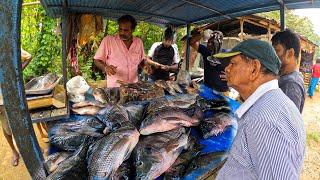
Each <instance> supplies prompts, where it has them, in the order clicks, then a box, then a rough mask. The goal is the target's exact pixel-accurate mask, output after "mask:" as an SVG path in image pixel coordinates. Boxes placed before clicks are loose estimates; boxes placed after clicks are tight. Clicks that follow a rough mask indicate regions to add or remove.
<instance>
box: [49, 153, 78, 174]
mask: <svg viewBox="0 0 320 180" xmlns="http://www.w3.org/2000/svg"><path fill="white" fill-rule="evenodd" d="M70 156H72V153H70V152H57V153H54V154H51V155H49V156H48V157H47V158H46V159H45V162H44V164H45V167H46V169H47V170H48V172H50V173H52V172H53V171H55V170H56V169H57V168H58V165H59V164H60V163H61V162H63V161H64V160H66V159H68V158H69V157H70Z"/></svg>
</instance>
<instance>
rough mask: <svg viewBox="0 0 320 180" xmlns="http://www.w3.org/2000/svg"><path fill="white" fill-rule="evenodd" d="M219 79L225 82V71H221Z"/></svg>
mask: <svg viewBox="0 0 320 180" xmlns="http://www.w3.org/2000/svg"><path fill="white" fill-rule="evenodd" d="M220 79H221V80H222V81H227V74H226V72H225V71H221V74H220Z"/></svg>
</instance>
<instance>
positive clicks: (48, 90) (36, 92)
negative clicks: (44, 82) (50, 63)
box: [25, 76, 61, 95]
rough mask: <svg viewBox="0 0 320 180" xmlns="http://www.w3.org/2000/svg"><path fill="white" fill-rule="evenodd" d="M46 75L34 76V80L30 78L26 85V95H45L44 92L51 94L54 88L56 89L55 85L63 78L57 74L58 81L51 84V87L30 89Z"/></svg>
mask: <svg viewBox="0 0 320 180" xmlns="http://www.w3.org/2000/svg"><path fill="white" fill-rule="evenodd" d="M43 77H44V76H40V77H36V78H33V79H32V80H30V81H29V82H28V83H27V84H26V85H25V89H26V95H44V94H49V93H51V92H52V90H53V89H54V87H55V86H56V85H57V84H58V83H59V81H60V80H61V77H59V76H57V79H56V81H55V82H54V83H53V84H51V85H50V86H49V87H47V88H44V89H34V90H30V89H31V88H32V87H33V86H34V85H35V84H36V83H37V82H38V81H39V80H40V79H41V78H43Z"/></svg>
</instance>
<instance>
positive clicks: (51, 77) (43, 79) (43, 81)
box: [27, 73, 59, 90]
mask: <svg viewBox="0 0 320 180" xmlns="http://www.w3.org/2000/svg"><path fill="white" fill-rule="evenodd" d="M58 78H59V77H58V76H57V75H56V74H53V73H49V74H46V75H45V76H40V77H37V78H36V83H35V84H34V85H33V86H31V87H28V88H27V90H41V89H46V88H48V87H50V86H52V85H53V84H54V83H55V82H56V80H57V79H58Z"/></svg>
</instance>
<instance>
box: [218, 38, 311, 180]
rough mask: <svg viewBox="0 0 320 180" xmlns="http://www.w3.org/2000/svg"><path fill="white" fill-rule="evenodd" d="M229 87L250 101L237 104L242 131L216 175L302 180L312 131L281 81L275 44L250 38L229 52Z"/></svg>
mask: <svg viewBox="0 0 320 180" xmlns="http://www.w3.org/2000/svg"><path fill="white" fill-rule="evenodd" d="M214 56H215V57H217V58H222V57H224V58H226V57H230V58H231V59H230V64H229V65H228V66H227V67H226V68H225V71H226V75H227V82H228V86H230V87H233V88H235V89H236V90H237V91H238V92H239V93H240V96H241V97H242V99H243V100H244V103H243V104H242V105H241V106H240V107H239V108H238V109H237V111H236V115H237V117H238V132H237V135H236V137H235V139H234V141H233V144H232V148H231V150H230V153H229V155H228V159H227V161H226V163H225V164H224V166H223V167H222V169H221V170H220V171H219V174H218V177H217V178H216V179H218V180H220V179H224V180H226V179H230V180H231V179H239V180H242V179H243V180H244V179H246V180H247V179H261V180H269V179H281V180H293V179H294V180H298V179H299V177H300V173H301V169H302V164H303V156H304V153H305V140H306V134H305V130H304V126H303V121H302V117H301V114H300V112H299V110H298V109H297V107H296V106H295V104H294V103H293V102H292V101H291V100H290V99H289V98H288V97H287V96H286V95H285V94H284V93H283V92H282V90H281V89H280V88H279V86H278V80H277V76H278V74H279V71H280V67H281V62H280V59H279V58H278V56H277V55H276V52H275V51H274V49H273V48H272V46H271V45H270V44H269V43H267V42H264V41H261V40H257V39H249V40H246V41H243V42H241V43H240V44H238V45H237V46H236V47H234V48H233V49H232V50H231V52H229V53H220V54H216V55H214Z"/></svg>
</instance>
